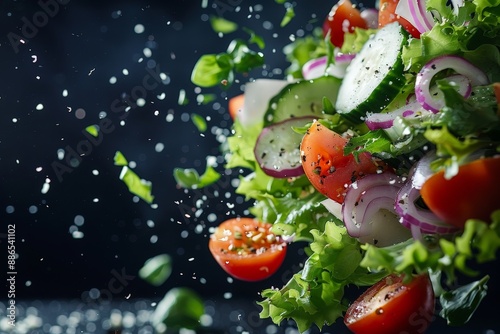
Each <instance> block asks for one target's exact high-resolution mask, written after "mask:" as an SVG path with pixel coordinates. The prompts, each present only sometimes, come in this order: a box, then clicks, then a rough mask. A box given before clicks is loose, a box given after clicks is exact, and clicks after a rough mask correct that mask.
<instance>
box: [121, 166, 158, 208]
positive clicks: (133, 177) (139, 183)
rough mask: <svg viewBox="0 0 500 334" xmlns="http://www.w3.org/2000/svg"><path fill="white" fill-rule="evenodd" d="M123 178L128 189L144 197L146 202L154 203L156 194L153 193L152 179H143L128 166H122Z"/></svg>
mask: <svg viewBox="0 0 500 334" xmlns="http://www.w3.org/2000/svg"><path fill="white" fill-rule="evenodd" d="M120 180H122V181H123V182H124V183H125V184H126V185H127V187H128V190H129V191H130V192H131V193H132V194H134V195H137V196H139V197H140V198H141V199H143V200H144V201H145V202H146V203H148V204H151V203H153V200H154V196H153V195H152V194H151V190H152V188H153V185H152V183H151V182H150V181H147V180H144V179H141V178H140V177H139V176H138V175H137V174H136V173H135V172H134V171H133V170H131V169H130V168H128V167H127V166H123V167H122V171H121V173H120Z"/></svg>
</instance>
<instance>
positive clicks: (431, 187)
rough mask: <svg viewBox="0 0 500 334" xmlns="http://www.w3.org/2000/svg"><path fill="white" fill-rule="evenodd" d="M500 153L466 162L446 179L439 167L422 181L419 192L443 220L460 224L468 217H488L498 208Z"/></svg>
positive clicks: (499, 204) (486, 220)
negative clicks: (438, 170)
mask: <svg viewBox="0 0 500 334" xmlns="http://www.w3.org/2000/svg"><path fill="white" fill-rule="evenodd" d="M499 185H500V157H494V158H484V159H479V160H475V161H472V162H469V163H467V164H465V165H462V166H460V167H459V169H458V173H457V175H455V176H454V177H452V178H451V179H446V178H445V176H444V171H440V172H438V173H436V174H434V175H432V176H431V177H430V178H428V179H427V181H425V182H424V184H423V185H422V189H420V195H421V196H422V199H423V200H424V202H425V204H426V205H427V206H428V207H429V209H431V211H432V212H434V214H435V215H436V216H438V217H439V218H441V219H442V220H443V221H444V222H446V223H448V224H452V225H454V226H457V227H459V228H463V227H464V225H465V222H466V221H467V219H470V218H476V219H481V220H483V221H485V222H490V221H491V213H492V212H493V211H495V210H499V209H500V200H499V199H498V186H499Z"/></svg>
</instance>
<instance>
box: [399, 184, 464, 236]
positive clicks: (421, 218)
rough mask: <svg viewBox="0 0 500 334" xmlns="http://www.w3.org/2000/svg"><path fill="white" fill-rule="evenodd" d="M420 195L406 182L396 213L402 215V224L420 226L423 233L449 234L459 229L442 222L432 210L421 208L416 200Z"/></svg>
mask: <svg viewBox="0 0 500 334" xmlns="http://www.w3.org/2000/svg"><path fill="white" fill-rule="evenodd" d="M419 197H420V191H419V190H418V189H416V188H413V187H412V184H411V182H408V183H406V184H405V185H404V186H403V187H402V188H401V190H400V191H399V193H398V195H397V197H396V213H398V214H399V215H400V217H401V221H400V222H401V224H403V225H404V226H405V227H407V228H411V226H412V225H417V226H418V227H420V230H421V231H422V233H437V234H449V233H453V232H456V231H457V228H456V227H455V226H452V225H449V224H446V223H444V222H442V221H441V220H440V219H439V218H438V217H437V216H436V215H435V214H434V213H433V212H432V211H430V210H428V209H424V208H419V207H418V206H416V205H415V201H416V200H417V199H418V198H419Z"/></svg>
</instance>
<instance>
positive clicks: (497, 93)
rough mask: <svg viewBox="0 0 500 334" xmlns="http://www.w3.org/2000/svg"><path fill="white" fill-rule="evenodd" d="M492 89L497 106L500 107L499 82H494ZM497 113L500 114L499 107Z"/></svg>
mask: <svg viewBox="0 0 500 334" xmlns="http://www.w3.org/2000/svg"><path fill="white" fill-rule="evenodd" d="M493 89H494V91H495V97H496V99H497V103H498V106H499V107H500V82H495V83H494V84H493ZM499 115H500V109H499Z"/></svg>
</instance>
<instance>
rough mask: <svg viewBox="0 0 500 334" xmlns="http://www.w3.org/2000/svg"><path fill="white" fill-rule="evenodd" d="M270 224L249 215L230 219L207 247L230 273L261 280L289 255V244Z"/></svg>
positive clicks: (244, 278) (274, 270)
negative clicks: (287, 252)
mask: <svg viewBox="0 0 500 334" xmlns="http://www.w3.org/2000/svg"><path fill="white" fill-rule="evenodd" d="M271 227H272V225H271V224H268V223H263V222H259V221H257V220H255V219H253V218H249V217H245V218H232V219H228V220H226V221H224V222H223V223H221V224H220V225H219V226H218V227H217V229H216V230H215V232H214V233H213V234H212V235H211V236H210V240H209V242H208V248H209V249H210V252H211V253H212V255H213V257H214V258H215V260H216V261H217V263H218V264H219V265H220V266H221V267H222V269H224V270H225V271H226V272H227V273H228V274H229V275H231V276H233V277H234V278H237V279H240V280H243V281H260V280H263V279H265V278H268V277H269V276H271V275H272V274H274V273H275V272H276V271H277V270H278V268H279V267H280V266H281V264H282V263H283V260H284V259H285V255H286V249H287V247H286V243H285V242H283V240H282V239H281V237H279V236H277V235H274V234H273V233H272V232H271V231H270V229H271Z"/></svg>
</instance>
